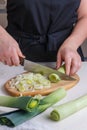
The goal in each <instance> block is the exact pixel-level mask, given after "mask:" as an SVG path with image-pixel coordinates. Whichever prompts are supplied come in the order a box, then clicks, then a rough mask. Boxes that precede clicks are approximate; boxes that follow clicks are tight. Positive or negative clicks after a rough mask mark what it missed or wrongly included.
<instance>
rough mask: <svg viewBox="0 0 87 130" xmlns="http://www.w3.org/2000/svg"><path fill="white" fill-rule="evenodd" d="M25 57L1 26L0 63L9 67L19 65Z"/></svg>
mask: <svg viewBox="0 0 87 130" xmlns="http://www.w3.org/2000/svg"><path fill="white" fill-rule="evenodd" d="M19 57H23V58H24V55H23V54H22V52H21V50H20V49H19V46H18V43H17V42H16V41H15V40H14V39H13V38H12V37H11V36H10V35H9V34H8V33H7V32H6V31H5V30H4V29H3V28H2V27H1V26H0V61H1V62H3V63H5V64H7V65H10V66H11V65H19V63H20V59H19Z"/></svg>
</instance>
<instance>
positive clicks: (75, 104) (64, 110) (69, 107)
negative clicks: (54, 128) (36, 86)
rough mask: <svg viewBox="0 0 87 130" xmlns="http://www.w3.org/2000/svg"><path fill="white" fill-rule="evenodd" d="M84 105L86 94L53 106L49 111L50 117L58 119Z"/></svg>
mask: <svg viewBox="0 0 87 130" xmlns="http://www.w3.org/2000/svg"><path fill="white" fill-rule="evenodd" d="M85 107H87V94H86V95H84V96H82V97H79V98H77V99H75V100H72V101H70V102H67V103H65V104H62V105H59V106H55V107H54V110H52V112H51V113H50V118H51V119H52V120H55V121H60V120H62V119H64V118H66V117H68V116H70V115H72V114H74V113H76V112H78V111H79V110H81V109H82V108H85Z"/></svg>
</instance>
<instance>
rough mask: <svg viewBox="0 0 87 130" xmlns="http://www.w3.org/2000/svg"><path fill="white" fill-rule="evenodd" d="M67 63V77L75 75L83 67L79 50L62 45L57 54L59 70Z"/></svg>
mask: <svg viewBox="0 0 87 130" xmlns="http://www.w3.org/2000/svg"><path fill="white" fill-rule="evenodd" d="M62 62H65V69H66V74H67V75H73V74H75V73H76V72H77V71H78V70H79V69H80V67H81V57H80V55H79V54H78V52H77V50H75V49H74V47H73V46H70V45H68V46H67V45H62V46H61V47H60V49H59V51H58V53H57V63H56V67H57V69H58V68H59V67H60V66H61V64H62Z"/></svg>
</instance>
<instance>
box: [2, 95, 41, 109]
mask: <svg viewBox="0 0 87 130" xmlns="http://www.w3.org/2000/svg"><path fill="white" fill-rule="evenodd" d="M38 104H39V100H38V99H35V98H33V97H31V96H25V97H11V96H0V106H5V107H11V108H19V109H22V110H26V111H32V110H33V109H35V108H36V107H37V106H38Z"/></svg>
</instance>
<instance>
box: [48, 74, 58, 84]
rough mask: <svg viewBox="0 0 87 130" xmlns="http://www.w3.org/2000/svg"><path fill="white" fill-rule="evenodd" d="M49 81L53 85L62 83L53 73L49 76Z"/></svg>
mask: <svg viewBox="0 0 87 130" xmlns="http://www.w3.org/2000/svg"><path fill="white" fill-rule="evenodd" d="M49 80H50V81H51V82H52V83H56V82H58V81H60V77H59V76H58V75H57V74H55V73H52V74H50V75H49Z"/></svg>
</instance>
